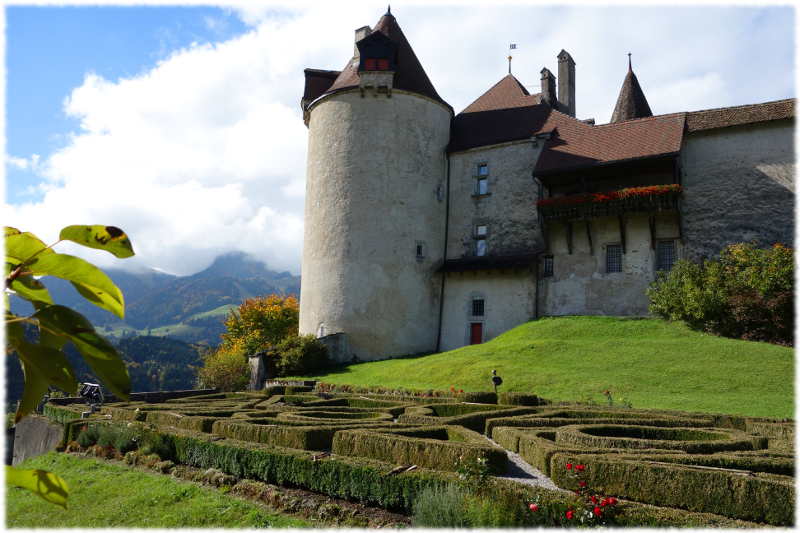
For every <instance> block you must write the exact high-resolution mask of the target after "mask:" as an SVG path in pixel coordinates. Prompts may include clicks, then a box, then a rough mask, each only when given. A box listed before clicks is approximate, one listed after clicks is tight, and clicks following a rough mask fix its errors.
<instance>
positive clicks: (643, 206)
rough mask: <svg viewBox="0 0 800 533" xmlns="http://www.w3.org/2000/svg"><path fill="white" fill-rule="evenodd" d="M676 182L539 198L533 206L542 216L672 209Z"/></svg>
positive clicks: (680, 189) (593, 215)
mask: <svg viewBox="0 0 800 533" xmlns="http://www.w3.org/2000/svg"><path fill="white" fill-rule="evenodd" d="M682 190H683V189H682V187H681V186H680V185H678V184H669V185H649V186H646V187H630V188H626V189H620V190H617V191H608V192H600V193H590V194H572V195H569V196H556V197H551V198H543V199H541V200H539V201H537V202H536V207H537V208H538V210H539V212H540V213H541V214H542V216H543V217H544V218H545V219H553V218H585V217H599V216H609V215H613V214H618V213H623V212H641V211H659V210H670V209H675V208H676V205H677V204H676V201H677V198H678V195H679V194H680V193H681V191H682Z"/></svg>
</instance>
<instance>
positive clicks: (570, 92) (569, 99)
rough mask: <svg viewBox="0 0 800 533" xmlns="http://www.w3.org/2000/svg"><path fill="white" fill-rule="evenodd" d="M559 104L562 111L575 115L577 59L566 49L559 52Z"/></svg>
mask: <svg viewBox="0 0 800 533" xmlns="http://www.w3.org/2000/svg"><path fill="white" fill-rule="evenodd" d="M557 57H558V104H559V107H560V108H561V111H562V112H564V113H566V114H567V115H569V116H571V117H574V116H575V61H573V60H572V56H571V55H569V52H567V51H566V50H561V53H559V54H558V56H557Z"/></svg>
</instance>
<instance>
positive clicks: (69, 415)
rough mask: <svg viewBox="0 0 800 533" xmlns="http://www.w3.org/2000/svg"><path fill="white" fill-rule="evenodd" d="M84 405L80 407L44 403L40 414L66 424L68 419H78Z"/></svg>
mask: <svg viewBox="0 0 800 533" xmlns="http://www.w3.org/2000/svg"><path fill="white" fill-rule="evenodd" d="M84 407H85V406H80V407H72V406H60V405H54V404H52V403H46V404H45V405H44V408H43V409H42V414H44V416H46V417H47V418H49V419H50V420H52V421H53V422H58V423H59V424H66V423H67V422H69V421H70V420H75V419H76V418H77V419H80V417H81V412H82V411H84Z"/></svg>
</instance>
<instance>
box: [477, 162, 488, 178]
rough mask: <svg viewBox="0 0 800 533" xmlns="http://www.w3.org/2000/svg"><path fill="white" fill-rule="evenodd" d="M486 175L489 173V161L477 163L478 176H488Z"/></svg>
mask: <svg viewBox="0 0 800 533" xmlns="http://www.w3.org/2000/svg"><path fill="white" fill-rule="evenodd" d="M488 175H489V163H479V164H478V176H488Z"/></svg>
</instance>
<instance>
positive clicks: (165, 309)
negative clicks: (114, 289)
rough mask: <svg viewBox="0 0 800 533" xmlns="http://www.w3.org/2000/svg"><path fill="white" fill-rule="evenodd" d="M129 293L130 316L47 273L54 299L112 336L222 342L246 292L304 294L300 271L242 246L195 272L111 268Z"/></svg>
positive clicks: (17, 308)
mask: <svg viewBox="0 0 800 533" xmlns="http://www.w3.org/2000/svg"><path fill="white" fill-rule="evenodd" d="M106 273H107V274H108V275H109V276H110V277H111V279H112V280H113V281H114V283H116V284H117V286H118V287H119V288H120V289H121V290H122V293H123V295H124V296H125V320H124V321H121V320H120V319H119V318H118V317H116V316H114V315H112V314H111V313H109V312H107V311H104V310H103V309H100V308H99V307H96V306H95V305H92V304H90V303H89V302H88V301H87V300H85V299H84V298H83V297H82V296H80V295H79V294H78V292H77V291H76V290H75V289H74V288H73V287H72V286H71V285H70V284H69V283H68V282H66V281H63V280H60V279H57V278H45V279H44V280H43V281H44V283H45V285H46V286H47V287H48V289H49V290H50V293H51V295H52V297H53V301H55V302H56V303H59V304H62V305H66V306H68V307H71V308H73V309H75V310H76V311H78V312H79V313H81V314H83V315H84V316H85V317H86V318H88V319H89V320H90V321H91V322H92V324H94V325H95V327H97V328H98V329H99V330H100V332H101V333H102V334H103V335H105V336H109V337H116V338H124V337H130V336H134V335H154V336H161V337H164V336H168V337H172V338H175V339H180V340H183V341H185V342H194V343H204V344H209V345H216V344H218V343H219V336H220V334H221V333H222V332H224V331H225V328H224V325H223V322H224V320H225V317H226V316H227V315H228V313H229V312H230V309H232V308H234V307H236V306H238V305H239V304H241V303H242V301H244V300H245V299H246V298H252V297H256V296H266V295H269V294H273V293H274V294H284V295H285V294H295V295H298V296H299V294H300V277H299V276H293V275H292V274H290V273H289V272H275V271H272V270H269V269H268V268H267V266H266V265H265V264H264V263H262V262H260V261H258V260H256V259H254V258H252V257H250V256H248V255H246V254H244V253H240V252H234V253H229V254H225V255H222V256H220V257H218V258H217V259H216V260H215V261H214V262H213V263H212V264H211V266H209V267H208V268H206V269H205V270H203V271H201V272H198V273H196V274H192V275H191V276H173V275H170V274H164V273H162V272H156V271H149V272H142V273H136V272H127V271H123V270H113V269H109V270H106ZM28 309H30V306H28V305H27V303H26V302H22V301H20V300H19V299H17V298H13V299H12V310H13V311H14V312H16V313H25V312H27V311H28Z"/></svg>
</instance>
